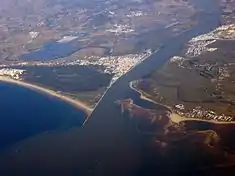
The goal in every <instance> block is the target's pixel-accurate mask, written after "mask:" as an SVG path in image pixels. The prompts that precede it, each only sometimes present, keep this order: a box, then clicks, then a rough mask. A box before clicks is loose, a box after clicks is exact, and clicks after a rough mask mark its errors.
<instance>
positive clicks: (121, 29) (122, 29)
mask: <svg viewBox="0 0 235 176" xmlns="http://www.w3.org/2000/svg"><path fill="white" fill-rule="evenodd" d="M134 31H135V30H134V29H132V28H131V27H130V26H129V25H121V24H115V25H114V26H113V28H111V29H107V30H106V32H111V33H116V34H122V33H130V32H134Z"/></svg>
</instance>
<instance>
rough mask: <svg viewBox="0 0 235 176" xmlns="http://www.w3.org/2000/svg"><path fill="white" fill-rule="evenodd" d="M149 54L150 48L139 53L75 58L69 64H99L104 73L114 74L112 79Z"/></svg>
mask: <svg viewBox="0 0 235 176" xmlns="http://www.w3.org/2000/svg"><path fill="white" fill-rule="evenodd" d="M151 54H152V52H151V50H146V51H145V52H143V53H140V54H128V55H123V56H106V57H101V58H97V59H96V60H93V59H89V58H88V59H86V60H77V61H75V62H72V63H70V65H73V64H78V65H100V66H102V67H103V68H104V70H103V71H104V73H109V74H114V77H113V79H114V80H116V79H117V78H119V77H120V76H122V75H123V74H125V73H126V72H127V71H128V70H130V69H131V68H132V67H133V66H135V65H136V64H138V63H139V62H141V61H142V60H144V59H145V58H147V57H149V56H150V55H151Z"/></svg>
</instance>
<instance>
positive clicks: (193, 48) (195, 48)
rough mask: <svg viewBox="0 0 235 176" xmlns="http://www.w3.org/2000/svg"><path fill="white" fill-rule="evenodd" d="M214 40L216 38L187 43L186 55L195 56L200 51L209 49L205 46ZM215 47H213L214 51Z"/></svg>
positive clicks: (199, 53)
mask: <svg viewBox="0 0 235 176" xmlns="http://www.w3.org/2000/svg"><path fill="white" fill-rule="evenodd" d="M214 42H216V40H199V41H195V42H193V43H189V45H188V49H187V52H186V55H187V56H188V57H196V56H199V55H201V54H202V53H204V52H206V51H208V50H210V49H209V48H208V47H207V46H208V45H210V44H212V43H214ZM215 50H216V49H214V51H215Z"/></svg>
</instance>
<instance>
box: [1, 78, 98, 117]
mask: <svg viewBox="0 0 235 176" xmlns="http://www.w3.org/2000/svg"><path fill="white" fill-rule="evenodd" d="M0 82H5V83H9V84H15V85H17V86H22V87H25V88H28V89H31V90H34V91H37V92H39V93H43V94H46V95H49V96H52V97H55V98H57V99H59V100H61V101H64V102H66V103H69V104H71V105H72V106H74V107H75V108H77V109H79V110H82V111H84V112H85V113H86V115H87V116H86V119H87V118H88V117H89V116H90V115H91V113H92V111H93V109H92V108H90V107H89V106H88V105H86V104H85V103H83V102H81V101H79V100H75V99H72V98H71V97H69V96H65V95H62V94H60V93H57V92H56V91H54V90H50V89H47V88H44V87H42V86H38V85H35V84H32V83H28V82H25V81H23V80H14V79H11V78H9V77H6V76H0Z"/></svg>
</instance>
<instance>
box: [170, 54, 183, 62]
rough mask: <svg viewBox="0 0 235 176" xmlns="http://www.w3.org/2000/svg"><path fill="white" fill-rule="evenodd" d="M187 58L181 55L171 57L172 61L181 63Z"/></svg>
mask: <svg viewBox="0 0 235 176" xmlns="http://www.w3.org/2000/svg"><path fill="white" fill-rule="evenodd" d="M184 60H186V59H185V58H183V57H181V56H173V57H172V58H171V59H170V63H180V62H182V61H184Z"/></svg>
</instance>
